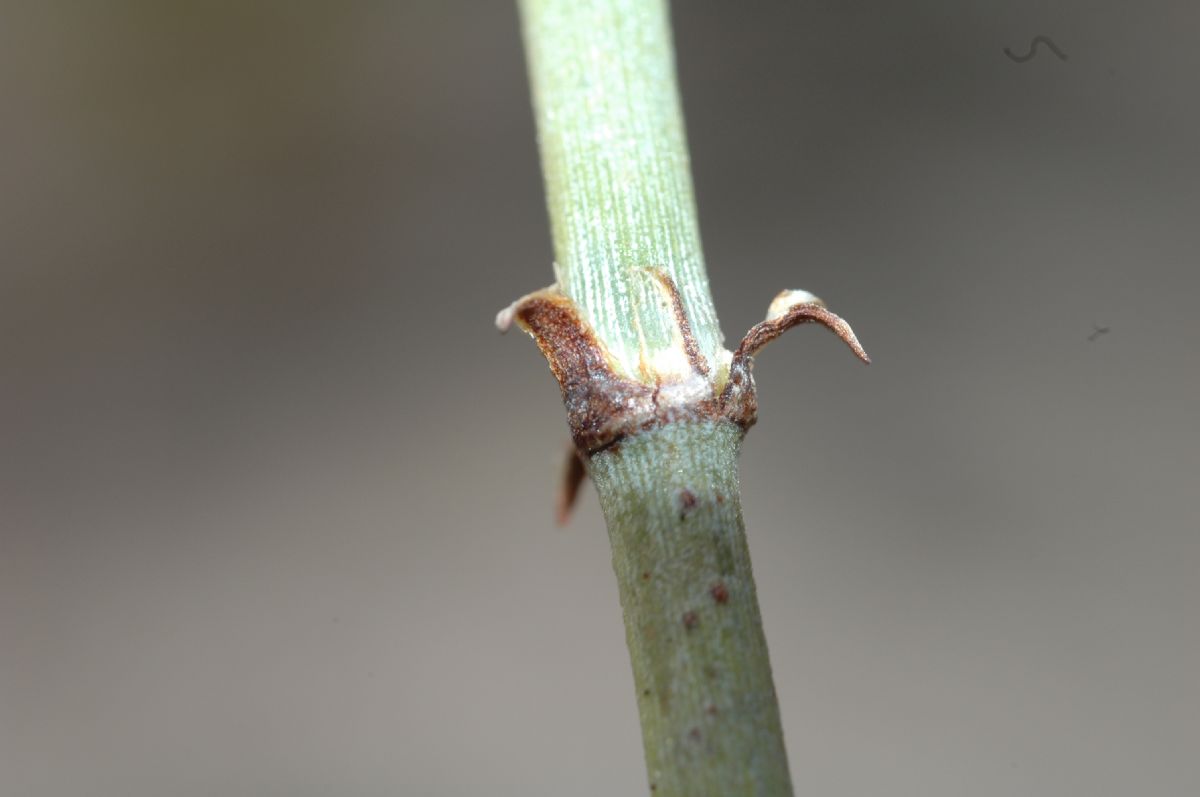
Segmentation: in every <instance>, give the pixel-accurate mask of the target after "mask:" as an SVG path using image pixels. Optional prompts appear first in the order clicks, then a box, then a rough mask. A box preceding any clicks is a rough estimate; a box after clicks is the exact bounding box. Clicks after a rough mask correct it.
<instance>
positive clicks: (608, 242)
mask: <svg viewBox="0 0 1200 797" xmlns="http://www.w3.org/2000/svg"><path fill="white" fill-rule="evenodd" d="M521 19H522V22H523V27H524V34H525V47H526V52H527V55H528V60H529V74H530V79H531V83H532V86H533V99H534V112H535V114H536V118H537V129H538V143H539V145H540V148H541V154H542V172H543V175H544V177H545V180H546V202H547V205H548V206H549V211H550V226H551V231H552V233H553V236H554V256H555V258H556V259H557V269H556V271H557V276H558V282H559V287H561V288H562V290H563V292H564V293H566V294H567V296H569V297H571V298H572V299H573V300H574V301H575V303H576V305H577V306H578V307H579V308H580V309H581V311H582V313H583V317H584V319H585V320H587V321H588V322H590V323H591V325H592V327H593V328H594V329H595V331H596V333H597V335H598V337H599V338H600V340H602V341H603V342H604V344H605V345H606V346H607V347H608V349H609V351H610V352H611V353H612V354H613V356H614V357H615V359H616V360H617V362H618V363H619V364H620V366H621V368H622V369H623V370H624V372H625V375H626V376H629V377H632V378H638V377H639V372H640V363H641V362H643V360H642V359H641V358H642V357H643V355H644V357H645V360H644V361H645V362H649V361H652V360H653V359H654V356H655V354H656V353H657V352H660V351H663V350H665V349H669V348H670V347H671V345H672V342H673V340H672V336H673V335H674V326H673V324H672V319H671V314H670V313H669V312H668V313H664V312H663V311H662V308H661V301H662V294H661V292H660V291H659V289H658V288H657V286H656V284H655V282H654V280H653V279H651V278H650V277H649V276H648V275H647V273H646V271H645V269H646V268H647V267H659V268H662V269H664V270H665V271H666V272H667V273H668V274H669V275H670V276H671V277H672V278H673V279H674V280H675V284H676V285H677V286H678V287H679V290H680V293H681V294H682V298H683V305H684V309H685V310H686V311H687V315H688V319H689V320H690V321H691V323H692V327H693V329H694V331H695V334H696V342H697V344H698V346H699V349H700V352H701V354H702V355H703V356H704V357H705V359H706V360H707V361H708V364H709V368H710V370H711V371H713V372H715V371H716V370H717V367H718V359H719V356H718V352H719V351H720V350H721V349H722V341H721V330H720V327H719V325H718V323H717V313H716V310H715V309H714V307H713V301H712V295H711V293H710V292H709V287H708V277H707V275H706V274H705V271H704V256H703V254H702V252H701V249H700V229H699V225H698V223H697V221H696V202H695V198H694V196H693V193H692V175H691V168H690V163H689V160H688V150H687V140H686V138H685V135H684V126H683V111H682V108H681V106H680V101H679V92H678V90H677V87H676V81H675V60H674V59H675V56H674V52H673V50H672V47H671V29H670V19H669V17H668V14H667V8H666V5H665V3H663V2H661V1H660V0H522V2H521Z"/></svg>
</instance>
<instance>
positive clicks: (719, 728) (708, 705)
mask: <svg viewBox="0 0 1200 797" xmlns="http://www.w3.org/2000/svg"><path fill="white" fill-rule="evenodd" d="M742 436H743V431H742V429H740V428H739V427H738V426H736V425H734V424H732V423H729V422H726V421H690V422H679V423H670V424H667V425H665V426H661V427H658V428H655V429H650V430H648V431H644V432H641V433H638V434H636V435H633V436H631V437H628V438H625V439H623V440H622V441H621V442H620V443H619V444H618V445H615V446H613V447H611V448H609V449H606V450H604V451H601V452H599V453H597V454H595V455H594V456H593V457H592V460H591V462H590V465H589V470H590V472H591V476H592V480H593V481H594V482H595V484H596V489H597V492H598V493H599V496H600V503H601V506H602V507H603V509H604V516H605V519H606V520H607V522H608V532H609V538H610V540H611V542H612V550H613V568H614V569H615V570H616V574H617V583H618V587H619V589H620V595H621V606H622V608H623V610H624V615H625V635H626V640H627V642H628V644H629V653H630V657H631V659H632V661H633V677H634V684H635V686H636V688H637V696H638V709H639V712H640V714H641V721H642V738H643V741H644V744H645V752H646V765H647V769H648V771H649V777H650V787H651V790H652V791H653V792H654V794H655V795H686V796H687V797H698V796H700V795H714V796H716V795H720V796H721V797H728V796H730V795H790V794H791V793H792V791H791V783H790V779H789V776H788V768H787V757H786V754H785V751H784V747H783V732H782V729H781V726H780V722H779V704H778V700H777V698H776V696H775V686H774V683H773V681H772V679H771V665H770V661H769V659H768V657H767V643H766V639H765V638H764V636H763V630H762V620H761V617H760V615H759V610H758V598H757V595H756V594H755V588H754V578H753V575H752V574H751V571H750V554H749V550H748V548H747V545H746V534H745V526H744V524H743V522H742V510H741V500H740V494H739V490H738V477H737V455H738V450H739V448H740V445H741V440H742Z"/></svg>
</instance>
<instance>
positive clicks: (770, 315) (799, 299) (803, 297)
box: [766, 290, 825, 321]
mask: <svg viewBox="0 0 1200 797" xmlns="http://www.w3.org/2000/svg"><path fill="white" fill-rule="evenodd" d="M798 304H815V305H819V306H820V307H824V306H825V302H823V301H821V300H820V299H818V298H817V297H816V296H814V295H812V294H811V293H809V292H808V291H800V290H790V291H780V292H779V295H778V296H776V297H775V298H774V299H773V300H772V301H771V306H770V307H768V308H767V319H766V320H768V321H774V320H775V319H776V318H779V317H780V316H783V315H786V314H787V311H788V310H791V309H792V308H793V307H795V306H796V305H798Z"/></svg>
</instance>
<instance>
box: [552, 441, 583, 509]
mask: <svg viewBox="0 0 1200 797" xmlns="http://www.w3.org/2000/svg"><path fill="white" fill-rule="evenodd" d="M585 478H587V467H586V466H585V465H584V462H583V455H582V454H580V453H579V449H577V448H576V447H575V446H574V445H569V446H567V457H566V461H565V462H564V463H563V474H562V482H561V484H560V485H559V490H558V505H557V506H556V507H555V513H554V516H555V521H556V522H557V523H558V525H559V526H565V525H567V523H568V522H569V521H570V520H571V510H573V509H574V508H575V501H576V500H577V499H578V498H579V488H580V486H582V485H583V480H584V479H585Z"/></svg>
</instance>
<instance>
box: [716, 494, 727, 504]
mask: <svg viewBox="0 0 1200 797" xmlns="http://www.w3.org/2000/svg"><path fill="white" fill-rule="evenodd" d="M717 503H718V504H723V503H725V496H724V495H722V494H721V493H717Z"/></svg>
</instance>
